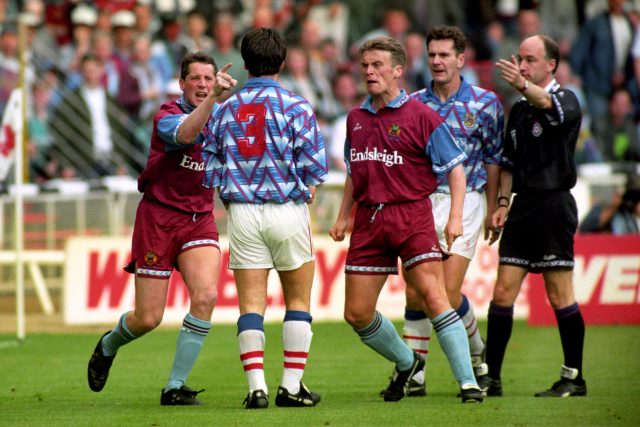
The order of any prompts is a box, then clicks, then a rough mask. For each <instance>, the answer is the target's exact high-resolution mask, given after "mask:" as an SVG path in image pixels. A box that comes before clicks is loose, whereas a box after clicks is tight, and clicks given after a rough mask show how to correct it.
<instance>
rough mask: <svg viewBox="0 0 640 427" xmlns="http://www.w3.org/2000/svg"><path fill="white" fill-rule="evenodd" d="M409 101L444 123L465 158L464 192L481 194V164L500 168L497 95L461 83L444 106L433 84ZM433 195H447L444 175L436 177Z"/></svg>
mask: <svg viewBox="0 0 640 427" xmlns="http://www.w3.org/2000/svg"><path fill="white" fill-rule="evenodd" d="M411 97H412V98H414V99H416V100H418V101H420V102H422V103H423V104H426V105H428V106H429V107H431V108H433V109H434V110H435V111H436V112H437V113H438V114H439V115H440V117H442V119H443V120H445V121H446V122H447V124H448V125H449V128H450V129H451V133H452V134H453V136H454V138H455V140H456V143H457V144H458V147H460V149H462V150H464V152H465V153H466V155H467V159H466V160H465V161H464V171H465V175H466V177H467V192H468V191H483V189H484V186H485V185H486V183H487V171H486V170H485V169H484V167H483V166H482V164H483V163H486V164H493V165H499V164H500V160H501V158H502V147H503V137H502V133H503V130H504V111H503V109H502V104H501V103H500V101H499V100H498V97H497V96H496V94H495V93H493V92H491V91H489V90H486V89H482V88H480V87H477V86H472V85H470V84H468V83H467V82H465V81H464V79H462V82H461V85H460V88H459V89H458V91H457V92H456V93H455V94H454V95H453V96H451V97H450V98H449V99H447V100H446V101H445V102H442V101H441V100H440V98H438V97H437V96H436V95H435V94H434V93H433V83H432V84H431V85H429V86H428V87H427V88H425V89H422V90H419V91H417V92H414V93H412V94H411ZM436 192H439V193H449V183H448V181H447V177H446V175H445V174H438V188H437V189H436Z"/></svg>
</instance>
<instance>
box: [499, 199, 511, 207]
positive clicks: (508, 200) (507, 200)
mask: <svg viewBox="0 0 640 427" xmlns="http://www.w3.org/2000/svg"><path fill="white" fill-rule="evenodd" d="M500 200H505V201H506V202H507V207H509V205H510V204H511V199H510V198H509V197H507V196H500V197H498V205H500Z"/></svg>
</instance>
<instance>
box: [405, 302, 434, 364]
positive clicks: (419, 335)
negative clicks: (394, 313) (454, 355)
mask: <svg viewBox="0 0 640 427" xmlns="http://www.w3.org/2000/svg"><path fill="white" fill-rule="evenodd" d="M432 331H433V325H432V324H431V320H429V318H428V317H427V315H426V314H425V313H424V311H422V310H412V309H410V308H405V309H404V328H403V329H402V339H404V341H405V342H406V343H407V345H408V346H409V348H411V350H413V351H415V352H416V353H418V354H419V355H420V356H422V357H423V359H425V360H427V355H428V354H429V342H430V341H431V332H432Z"/></svg>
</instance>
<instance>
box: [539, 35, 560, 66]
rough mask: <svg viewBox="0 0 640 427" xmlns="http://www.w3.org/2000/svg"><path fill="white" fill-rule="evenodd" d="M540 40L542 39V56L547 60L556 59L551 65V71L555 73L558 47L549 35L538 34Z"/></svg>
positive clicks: (558, 58)
mask: <svg viewBox="0 0 640 427" xmlns="http://www.w3.org/2000/svg"><path fill="white" fill-rule="evenodd" d="M538 37H540V40H542V44H543V45H544V56H545V58H547V60H552V59H553V60H554V61H556V65H555V67H553V71H552V73H553V74H555V73H556V70H557V69H558V64H560V48H559V47H558V44H557V43H556V42H555V41H554V40H553V39H552V38H551V37H549V36H545V35H544V34H538Z"/></svg>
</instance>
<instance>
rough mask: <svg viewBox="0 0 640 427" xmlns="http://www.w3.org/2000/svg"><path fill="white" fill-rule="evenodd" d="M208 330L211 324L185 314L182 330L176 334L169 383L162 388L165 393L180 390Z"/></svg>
mask: <svg viewBox="0 0 640 427" xmlns="http://www.w3.org/2000/svg"><path fill="white" fill-rule="evenodd" d="M209 330H211V322H209V321H207V320H201V319H198V318H196V317H193V316H192V315H191V313H187V315H186V316H185V317H184V320H183V321H182V328H180V333H178V342H177V345H176V355H175V358H174V359H173V366H172V367H171V372H170V373H169V381H167V385H166V386H165V387H164V390H165V391H167V390H171V389H174V388H180V387H182V386H183V385H184V383H185V381H187V377H188V376H189V373H190V372H191V369H192V368H193V365H195V363H196V359H197V358H198V355H199V354H200V350H201V349H202V345H203V344H204V339H205V338H206V337H207V335H208V334H209Z"/></svg>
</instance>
